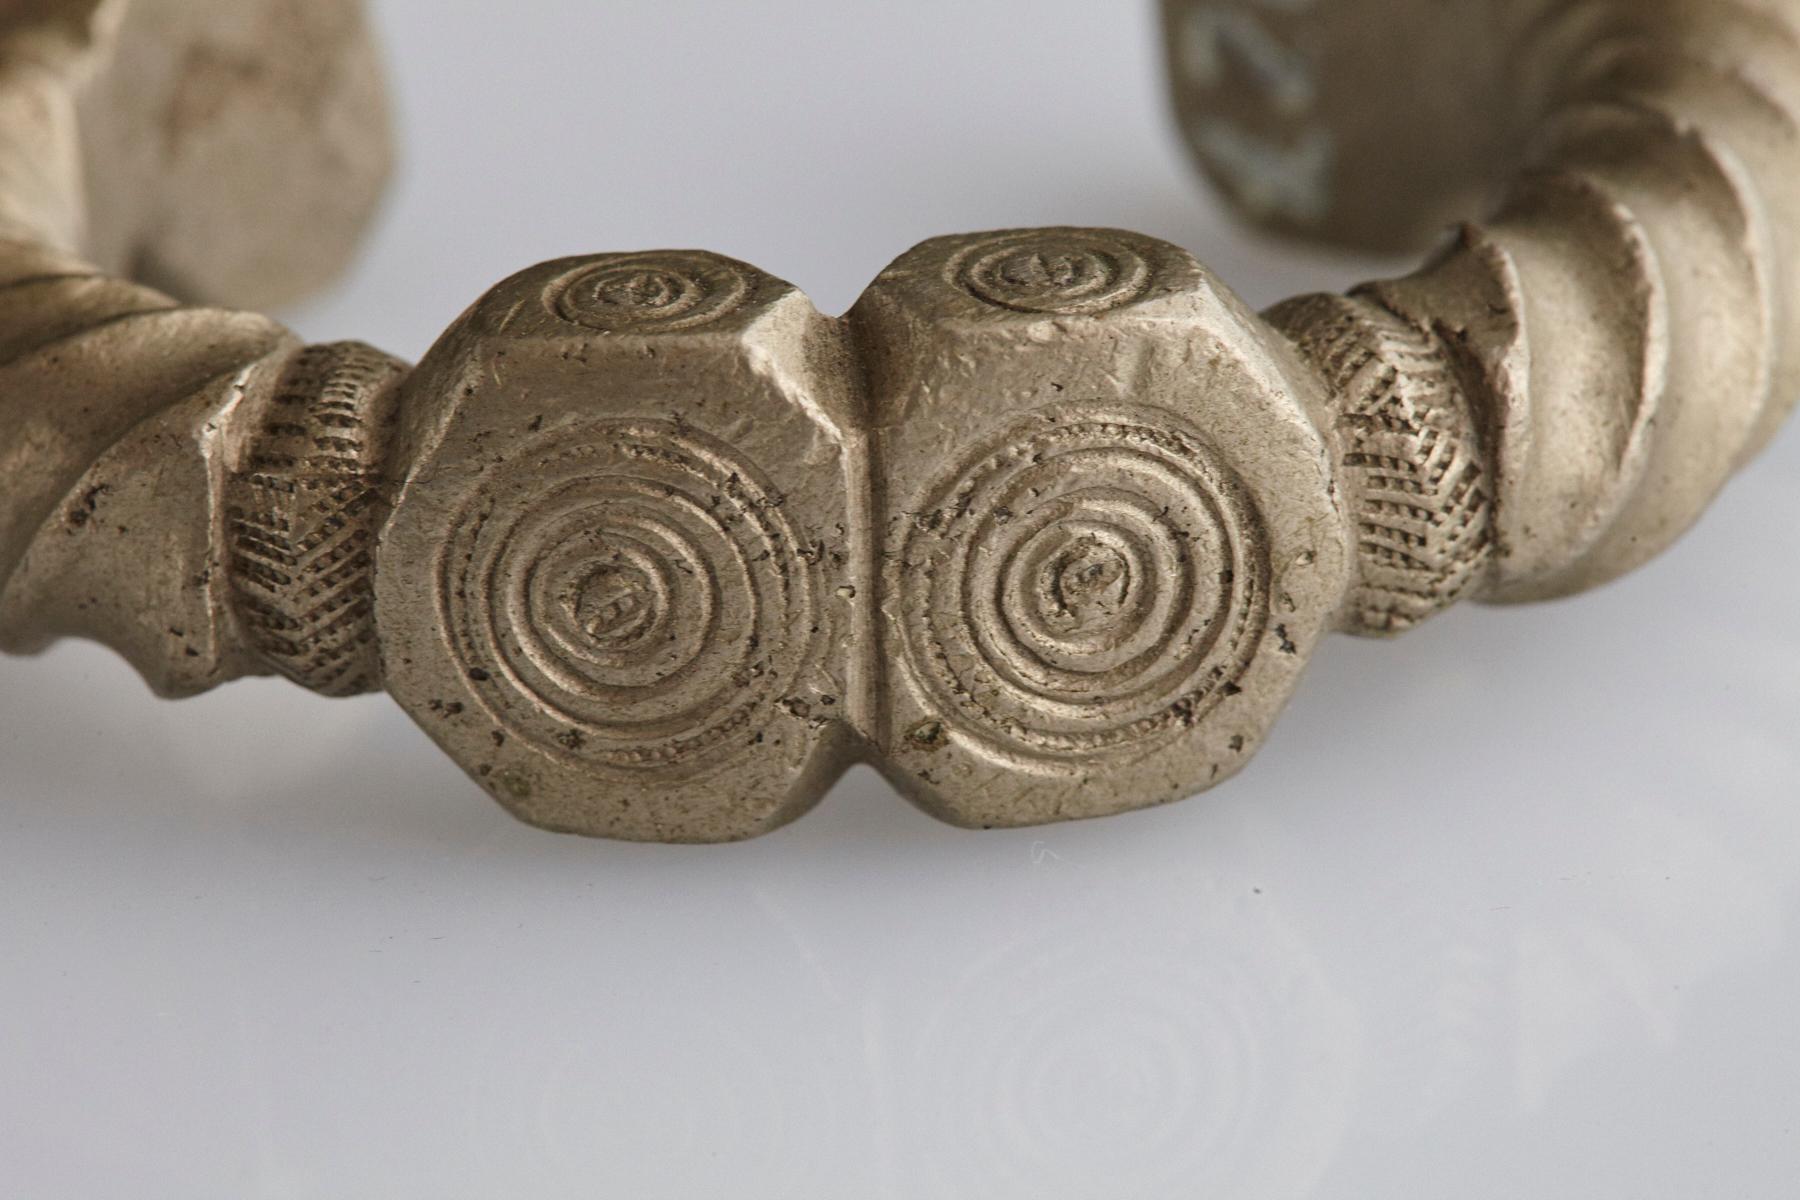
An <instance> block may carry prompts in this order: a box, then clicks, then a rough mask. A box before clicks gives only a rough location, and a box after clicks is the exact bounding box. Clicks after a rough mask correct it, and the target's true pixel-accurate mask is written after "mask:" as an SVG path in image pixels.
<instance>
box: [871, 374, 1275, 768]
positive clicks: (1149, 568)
mask: <svg viewBox="0 0 1800 1200" xmlns="http://www.w3.org/2000/svg"><path fill="white" fill-rule="evenodd" d="M913 513H914V515H913V522H912V526H911V531H910V533H909V534H908V536H907V538H906V541H905V545H904V551H903V559H902V566H901V570H900V572H899V579H898V581H897V585H896V586H897V587H898V588H899V589H900V594H901V597H902V602H903V613H904V616H903V621H902V624H903V626H904V631H905V632H904V637H905V640H906V648H907V654H908V659H909V662H910V665H911V669H912V671H913V673H914V674H915V676H916V677H917V678H919V679H921V680H922V681H923V682H924V684H925V686H926V688H927V690H928V691H929V692H930V693H931V694H932V697H933V700H934V702H935V703H936V705H937V706H938V707H939V709H940V711H941V712H942V713H943V714H944V715H945V717H946V718H947V719H948V720H950V721H952V722H954V723H956V724H957V725H959V726H960V727H962V728H963V729H964V730H965V732H967V733H969V734H971V735H973V736H974V737H976V738H977V739H979V740H982V741H985V742H989V743H991V744H994V745H997V746H999V747H1001V748H1002V749H1005V750H1008V751H1012V752H1018V753H1024V754H1027V755H1048V756H1064V755H1081V754H1087V753H1092V752H1095V751H1100V750H1106V749H1109V748H1113V747H1119V746H1127V745H1131V744H1135V743H1140V742H1145V741H1149V740H1153V739H1158V738H1163V737H1166V736H1172V735H1174V734H1177V733H1179V732H1180V731H1181V730H1183V729H1186V728H1189V727H1192V726H1193V725H1195V724H1196V723H1198V721H1199V720H1200V719H1201V718H1202V717H1203V716H1204V715H1205V714H1206V712H1207V711H1208V710H1209V709H1210V708H1211V706H1212V705H1213V704H1215V703H1216V702H1217V701H1218V700H1219V699H1220V698H1222V697H1223V696H1224V695H1226V694H1229V692H1230V691H1231V689H1232V688H1233V687H1234V686H1235V684H1236V682H1237V680H1238V679H1240V678H1241V677H1242V675H1243V673H1244V672H1245V670H1246V669H1247V668H1248V666H1249V663H1250V659H1251V657H1252V655H1253V654H1254V653H1255V651H1256V649H1257V647H1258V645H1259V642H1260V640H1261V634H1262V631H1263V630H1264V629H1265V628H1266V626H1267V623H1268V593H1269V584H1268V580H1269V564H1268V559H1267V552H1266V549H1265V546H1266V542H1265V539H1264V537H1263V534H1262V529H1261V523H1260V518H1259V517H1258V515H1257V513H1256V510H1255V508H1254V506H1253V504H1252V503H1251V502H1250V500H1249V499H1248V498H1247V497H1246V495H1245V494H1244V490H1243V488H1242V487H1241V485H1239V484H1238V482H1237V481H1236V479H1235V478H1234V477H1233V476H1232V474H1231V473H1230V472H1229V470H1228V469H1226V468H1225V467H1223V466H1222V465H1221V464H1220V463H1218V462H1217V460H1216V458H1215V456H1214V455H1213V453H1212V452H1211V451H1210V449H1209V448H1208V447H1207V445H1206V444H1205V442H1204V441H1203V440H1202V439H1201V438H1200V437H1199V436H1198V435H1197V434H1194V433H1190V432H1186V431H1182V430H1179V429H1177V428H1175V427H1174V426H1173V425H1172V423H1171V422H1170V421H1169V420H1168V419H1167V418H1166V417H1162V416H1160V415H1157V414H1151V413H1145V412H1141V411H1106V412H1093V411H1072V410H1056V411H1050V412H1040V413H1037V414H1034V415H1033V416H1032V418H1031V419H1030V420H1029V422H1028V423H1027V424H1025V425H1023V426H1021V427H1019V428H1015V429H1012V430H1010V431H1008V432H1007V433H1006V434H1005V435H1004V436H1002V437H999V438H997V439H995V440H993V441H992V442H991V443H989V444H988V445H987V446H986V447H985V448H983V449H981V450H980V451H979V452H978V453H977V454H976V455H974V456H973V457H972V458H971V459H970V460H969V461H968V462H967V463H966V464H965V465H964V466H963V467H962V468H961V469H959V470H958V471H957V472H956V473H955V474H954V475H952V476H950V477H949V478H947V479H945V480H943V481H941V482H940V483H939V484H937V485H936V486H935V487H934V488H933V489H932V490H931V491H930V492H929V493H927V495H926V497H925V498H924V499H923V500H922V501H921V502H920V503H919V504H918V505H917V506H916V508H915V509H914V510H913Z"/></svg>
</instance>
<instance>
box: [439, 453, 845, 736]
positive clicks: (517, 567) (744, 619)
mask: <svg viewBox="0 0 1800 1200" xmlns="http://www.w3.org/2000/svg"><path fill="white" fill-rule="evenodd" d="M780 508H781V502H780V497H779V494H778V493H776V492H775V490H774V489H773V488H772V487H771V486H770V485H769V484H768V483H767V481H766V480H765V478H764V476H763V475H762V473H761V472H760V471H758V470H757V469H756V468H755V467H754V466H753V465H752V464H750V463H747V462H745V461H743V460H742V459H741V458H740V457H738V456H737V455H736V454H735V453H734V452H733V451H732V450H730V448H728V447H726V446H724V445H723V444H722V443H719V442H717V441H716V440H714V439H712V438H709V437H706V436H704V435H701V434H699V433H697V432H695V431H693V430H691V429H685V428H678V427H677V426H676V425H674V424H673V423H669V422H662V421H651V420H642V421H613V422H603V423H599V424H595V425H590V426H586V427H583V428H581V429H577V430H574V431H561V432H559V433H557V434H556V435H555V436H554V437H553V438H546V439H544V440H540V441H539V442H537V443H536V444H534V445H532V446H529V447H527V448H526V449H525V450H524V451H522V452H521V453H519V454H516V455H514V456H513V457H512V458H510V459H509V460H508V461H507V462H506V463H505V464H502V465H500V466H498V467H495V468H494V469H493V470H492V471H491V472H490V473H489V476H488V477H487V478H486V479H484V481H483V482H482V484H481V486H480V487H479V488H478V489H477V490H476V491H475V492H474V493H473V495H472V496H471V497H470V499H469V500H468V502H467V503H466V504H465V506H464V508H463V510H462V513H461V515H460V518H459V520H458V521H457V523H456V525H455V527H454V529H453V531H452V534H451V536H450V538H449V540H448V542H447V543H446V548H445V551H444V555H443V558H442V560H441V561H442V569H441V579H440V582H439V602H440V610H441V613H442V617H443V621H444V628H445V629H446V630H447V632H448V640H449V644H450V647H451V650H452V653H453V655H454V656H455V659H456V662H457V665H458V667H459V668H460V669H461V670H462V671H463V672H464V673H465V675H466V676H467V678H468V679H469V680H470V684H471V688H472V690H473V692H474V694H475V695H476V697H477V698H478V699H479V701H480V703H481V704H482V705H483V706H484V707H485V708H486V709H487V711H488V712H489V714H490V715H491V716H492V717H493V719H494V721H495V723H496V725H497V726H498V727H499V729H500V731H501V732H502V734H503V735H505V736H515V735H516V736H519V737H522V738H524V739H526V740H527V741H529V742H531V743H533V744H535V745H537V746H539V747H542V748H545V749H550V750H552V751H554V752H557V753H560V754H565V755H572V756H574V757H576V758H578V759H580V760H582V761H586V762H589V763H592V764H596V765H602V766H609V767H618V768H637V767H671V766H681V765H685V764H701V763H705V762H710V761H713V759H714V757H715V756H716V754H718V753H723V752H724V751H725V750H726V748H728V747H730V746H733V745H746V744H749V742H750V741H751V740H752V739H753V738H754V737H755V735H756V732H757V731H758V729H759V728H760V727H761V725H762V724H763V722H764V721H766V720H767V719H768V717H769V715H770V712H771V710H772V709H773V706H774V705H775V704H776V702H777V701H779V700H780V699H781V697H782V696H784V695H785V694H787V693H788V691H790V690H791V685H792V683H793V681H794V679H795V678H796V677H797V675H798V673H799V672H800V670H801V669H802V667H803V665H804V664H805V663H806V662H807V661H808V660H809V659H810V658H811V656H812V653H813V646H812V644H811V643H812V641H813V639H814V634H813V633H812V632H811V631H812V630H813V629H814V627H815V624H816V622H815V620H814V616H813V604H814V597H813V594H812V587H811V583H810V579H809V576H808V574H807V571H806V568H805V564H804V563H803V562H802V561H801V560H800V557H799V555H798V554H797V553H796V546H797V545H798V543H797V542H796V540H795V538H794V536H793V534H792V531H791V530H790V529H789V528H788V527H787V525H786V523H785V521H784V520H783V518H782V515H781V511H780Z"/></svg>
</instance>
